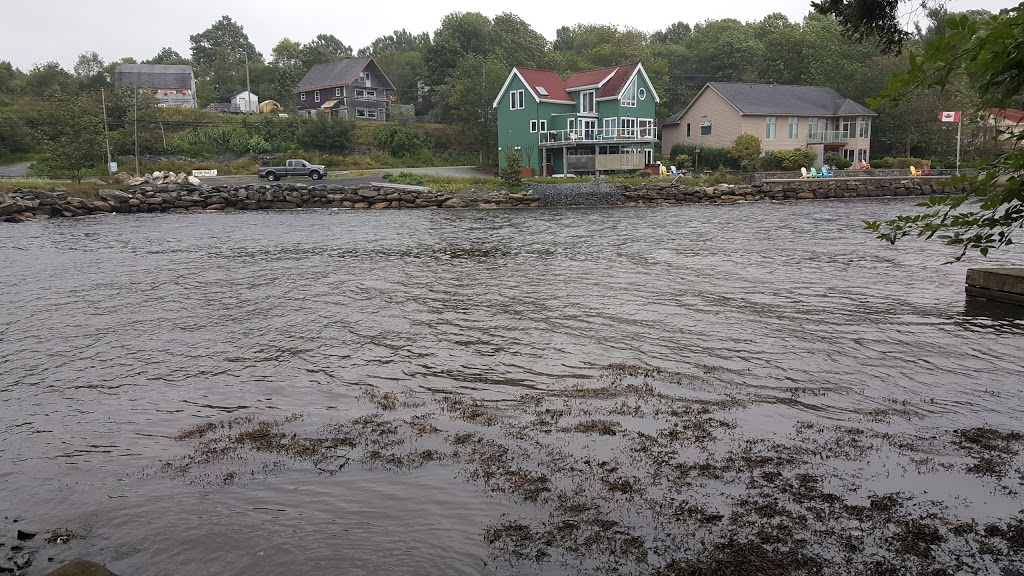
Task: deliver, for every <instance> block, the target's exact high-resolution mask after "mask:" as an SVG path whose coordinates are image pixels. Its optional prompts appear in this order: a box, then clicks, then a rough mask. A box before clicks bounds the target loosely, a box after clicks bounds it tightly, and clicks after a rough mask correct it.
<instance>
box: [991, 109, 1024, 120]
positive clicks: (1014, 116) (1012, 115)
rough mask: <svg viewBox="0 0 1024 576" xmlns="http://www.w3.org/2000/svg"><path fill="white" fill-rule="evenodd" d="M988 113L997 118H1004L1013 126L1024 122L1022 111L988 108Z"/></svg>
mask: <svg viewBox="0 0 1024 576" xmlns="http://www.w3.org/2000/svg"><path fill="white" fill-rule="evenodd" d="M988 113H989V114H991V115H992V116H997V117H999V118H1005V119H1006V120H1008V121H1010V122H1013V123H1014V124H1020V123H1022V122H1024V110H1017V109H1016V108H1006V109H1003V110H1000V109H999V108H989V109H988Z"/></svg>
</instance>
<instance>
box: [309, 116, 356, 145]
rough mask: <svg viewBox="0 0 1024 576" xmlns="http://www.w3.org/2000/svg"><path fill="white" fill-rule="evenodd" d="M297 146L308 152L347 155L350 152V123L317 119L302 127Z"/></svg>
mask: <svg viewBox="0 0 1024 576" xmlns="http://www.w3.org/2000/svg"><path fill="white" fill-rule="evenodd" d="M297 144H298V145H299V147H301V148H306V149H309V150H319V151H322V152H335V153H339V154H347V153H349V152H350V151H351V150H352V122H351V121H348V120H339V119H334V120H328V119H326V118H323V117H320V118H317V119H316V120H313V121H312V122H309V123H308V124H306V125H305V126H303V127H302V131H301V132H300V133H299V138H298V142H297Z"/></svg>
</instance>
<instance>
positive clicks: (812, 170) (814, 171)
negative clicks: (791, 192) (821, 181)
mask: <svg viewBox="0 0 1024 576" xmlns="http://www.w3.org/2000/svg"><path fill="white" fill-rule="evenodd" d="M821 177H822V176H821V174H818V171H817V170H815V169H814V166H811V178H821Z"/></svg>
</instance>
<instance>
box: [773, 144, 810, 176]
mask: <svg viewBox="0 0 1024 576" xmlns="http://www.w3.org/2000/svg"><path fill="white" fill-rule="evenodd" d="M817 158H818V155H817V154H815V153H814V151H813V150H808V149H806V148H794V149H792V150H775V151H773V152H771V153H770V154H767V155H765V157H764V158H762V159H761V169H762V170H765V171H769V172H771V171H776V170H785V171H794V170H799V169H800V168H801V167H804V168H806V167H808V166H811V165H813V164H814V161H815V160H817Z"/></svg>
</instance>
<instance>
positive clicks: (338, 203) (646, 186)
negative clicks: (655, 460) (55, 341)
mask: <svg viewBox="0 0 1024 576" xmlns="http://www.w3.org/2000/svg"><path fill="white" fill-rule="evenodd" d="M179 180H180V178H174V179H168V178H162V179H152V180H151V181H150V183H149V184H143V185H139V186H135V187H133V188H131V189H130V190H129V191H127V192H126V191H121V190H100V191H99V192H98V199H86V198H80V197H75V196H71V195H69V194H68V193H67V192H66V191H64V190H61V189H55V188H49V189H47V190H42V189H27V188H25V189H22V188H19V189H16V190H14V191H13V192H9V193H6V194H2V193H0V222H11V223H21V222H28V221H32V220H45V219H48V218H60V217H64V218H70V217H80V216H90V215H92V216H94V215H109V214H114V213H197V212H221V211H235V210H296V209H302V208H347V209H356V210H358V209H369V210H383V209H413V208H433V209H438V208H447V209H451V208H481V209H487V208H537V207H542V206H553V205H562V206H564V205H566V203H565V202H564V198H565V195H564V194H559V191H560V189H562V188H567V189H568V188H571V189H573V190H574V194H573V195H572V196H571V197H573V198H582V197H581V196H580V194H579V192H580V191H578V190H576V188H579V187H580V184H578V183H571V182H567V183H566V184H548V185H538V186H536V187H535V188H536V190H529V191H525V192H521V193H516V192H508V191H496V192H488V193H479V192H476V193H460V194H449V193H447V192H444V191H440V190H433V189H428V188H423V187H418V186H404V185H399V184H390V183H374V184H369V185H359V186H342V185H336V184H315V185H305V184H249V185H236V186H227V185H218V186H204V185H202V184H201V183H198V184H197V183H190V181H189V180H186V181H185V182H184V183H179ZM944 182H945V179H944V178H941V177H936V178H927V177H924V178H871V179H868V178H850V179H829V180H776V181H765V182H760V183H757V184H752V185H730V184H720V185H718V186H714V187H706V188H705V187H690V186H683V185H678V184H672V183H669V182H645V183H641V184H636V185H632V184H610V183H602V184H600V187H601V188H602V189H610V192H611V193H610V194H609V193H607V191H606V192H605V193H602V194H601V195H600V198H598V199H597V200H598V201H597V202H596V203H597V204H600V205H606V206H635V205H641V204H684V203H734V202H755V201H767V200H772V201H785V200H813V199H829V198H863V197H881V196H926V195H930V194H951V193H962V192H963V191H964V187H963V186H961V187H952V186H949V185H948V184H946V185H944ZM585 195H586V194H584V196H585ZM556 198H558V199H559V200H557V201H556V200H555V199H556ZM583 200H585V199H581V200H580V202H582V204H581V205H584V204H586V205H593V204H595V202H584V201H583Z"/></svg>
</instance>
